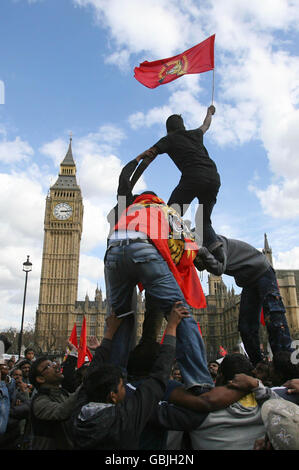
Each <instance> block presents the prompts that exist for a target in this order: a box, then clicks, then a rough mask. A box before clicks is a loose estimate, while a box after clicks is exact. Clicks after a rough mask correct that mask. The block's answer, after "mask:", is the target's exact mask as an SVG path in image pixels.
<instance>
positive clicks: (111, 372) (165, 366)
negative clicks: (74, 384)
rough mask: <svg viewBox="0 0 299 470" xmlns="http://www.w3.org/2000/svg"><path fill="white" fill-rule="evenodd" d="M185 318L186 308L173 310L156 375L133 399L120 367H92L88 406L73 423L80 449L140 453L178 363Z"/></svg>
mask: <svg viewBox="0 0 299 470" xmlns="http://www.w3.org/2000/svg"><path fill="white" fill-rule="evenodd" d="M185 315H186V311H185V309H184V307H183V306H178V305H175V306H174V307H173V308H172V310H171V313H170V316H169V320H168V324H167V328H166V332H165V338H164V342H163V345H162V347H161V349H160V352H159V357H158V360H157V361H156V363H155V366H154V368H153V370H152V373H151V375H150V377H149V378H148V380H146V381H145V382H143V383H142V384H141V385H140V386H139V387H138V388H137V389H136V391H135V393H134V394H132V395H131V396H130V397H129V398H127V397H126V388H125V384H124V376H123V373H122V370H121V368H120V367H117V366H113V365H109V364H108V365H107V364H104V363H102V364H101V363H100V362H98V363H97V364H96V365H95V366H94V367H92V364H91V366H90V368H89V370H88V371H87V374H86V377H85V379H84V381H83V389H84V393H85V401H86V403H85V404H84V405H83V406H82V407H81V409H80V410H79V413H78V411H77V412H76V415H75V417H74V420H73V426H74V435H73V438H74V444H75V446H76V447H77V448H80V449H97V450H99V449H105V450H109V449H119V450H124V449H126V450H132V449H138V446H139V439H140V434H141V432H142V430H143V428H144V427H145V426H146V424H147V421H148V420H149V417H150V415H151V411H152V409H153V407H154V406H155V405H156V404H157V403H158V402H159V400H160V399H161V398H162V396H163V393H164V391H165V389H166V385H167V382H168V379H169V375H170V371H171V366H172V363H173V360H174V353H175V341H176V330H177V326H178V325H179V323H180V322H181V320H182V319H183V318H184V317H185ZM80 406H81V405H80Z"/></svg>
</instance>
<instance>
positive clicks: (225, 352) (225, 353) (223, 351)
mask: <svg viewBox="0 0 299 470" xmlns="http://www.w3.org/2000/svg"><path fill="white" fill-rule="evenodd" d="M219 352H220V355H221V356H222V357H224V356H226V355H227V351H226V350H225V349H224V347H223V346H219Z"/></svg>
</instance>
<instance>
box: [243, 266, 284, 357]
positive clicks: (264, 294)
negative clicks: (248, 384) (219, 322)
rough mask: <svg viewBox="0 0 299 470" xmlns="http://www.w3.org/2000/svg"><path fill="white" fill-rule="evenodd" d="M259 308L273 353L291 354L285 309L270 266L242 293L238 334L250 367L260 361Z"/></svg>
mask: <svg viewBox="0 0 299 470" xmlns="http://www.w3.org/2000/svg"><path fill="white" fill-rule="evenodd" d="M262 308H263V312H264V319H265V324H266V328H267V333H268V339H269V344H270V347H271V350H272V353H273V354H275V353H276V352H278V351H292V350H293V349H292V347H291V343H292V339H291V337H290V332H289V327H288V324H287V320H286V316H285V307H284V304H283V302H282V299H281V296H280V293H279V288H278V284H277V279H276V276H275V271H274V270H273V268H272V267H270V268H269V269H268V270H267V271H266V272H265V273H264V274H263V275H262V276H261V277H260V278H259V279H258V280H257V281H255V282H254V283H253V284H252V285H250V286H248V287H244V288H243V290H242V293H241V302H240V316H239V331H240V335H241V338H242V341H243V343H244V346H245V350H246V352H247V354H248V356H249V358H250V361H251V362H252V364H253V365H256V364H257V363H258V362H261V361H262V360H263V356H262V353H261V350H260V339H259V325H260V316H261V310H262Z"/></svg>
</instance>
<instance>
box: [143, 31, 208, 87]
mask: <svg viewBox="0 0 299 470" xmlns="http://www.w3.org/2000/svg"><path fill="white" fill-rule="evenodd" d="M214 43H215V34H213V36H210V37H209V38H208V39H206V40H205V41H203V42H201V43H200V44H197V45H196V46H194V47H191V49H188V50H187V51H185V52H182V53H181V54H178V55H176V56H173V57H169V58H168V59H161V60H155V61H153V62H148V61H147V60H146V61H145V62H142V64H140V65H139V67H135V69H134V74H135V75H134V76H135V78H136V80H138V81H139V82H140V83H142V84H143V85H145V86H146V87H148V88H156V87H158V86H160V85H164V84H165V83H169V82H172V81H173V80H176V79H177V78H179V77H181V76H182V75H186V74H193V73H202V72H207V71H208V70H213V69H214Z"/></svg>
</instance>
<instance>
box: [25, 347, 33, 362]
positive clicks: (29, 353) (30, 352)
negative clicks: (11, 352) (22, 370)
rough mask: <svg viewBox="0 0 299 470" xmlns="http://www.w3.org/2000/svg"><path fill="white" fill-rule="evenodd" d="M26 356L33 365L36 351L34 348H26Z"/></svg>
mask: <svg viewBox="0 0 299 470" xmlns="http://www.w3.org/2000/svg"><path fill="white" fill-rule="evenodd" d="M24 356H25V359H26V360H27V361H30V363H31V364H32V362H34V361H35V351H34V349H33V348H30V347H29V348H26V349H25V351H24Z"/></svg>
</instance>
